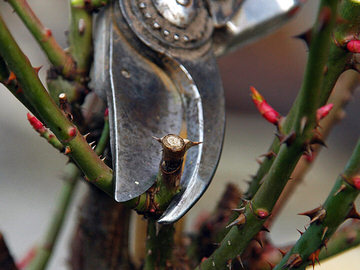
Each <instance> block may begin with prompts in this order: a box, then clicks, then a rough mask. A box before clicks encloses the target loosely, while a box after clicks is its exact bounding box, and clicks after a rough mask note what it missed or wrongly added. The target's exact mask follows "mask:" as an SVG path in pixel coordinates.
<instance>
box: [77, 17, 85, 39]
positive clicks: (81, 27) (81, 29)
mask: <svg viewBox="0 0 360 270" xmlns="http://www.w3.org/2000/svg"><path fill="white" fill-rule="evenodd" d="M85 28H86V27H85V20H84V19H82V18H81V19H80V20H79V22H78V31H79V34H80V35H81V36H82V35H83V34H84V33H85Z"/></svg>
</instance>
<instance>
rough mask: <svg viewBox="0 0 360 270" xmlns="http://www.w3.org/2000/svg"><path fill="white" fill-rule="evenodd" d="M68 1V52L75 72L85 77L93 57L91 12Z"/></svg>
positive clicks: (72, 1)
mask: <svg viewBox="0 0 360 270" xmlns="http://www.w3.org/2000/svg"><path fill="white" fill-rule="evenodd" d="M74 2H76V1H74V0H71V1H70V29H69V45H70V47H69V52H70V54H71V55H72V57H73V58H74V60H75V62H76V71H77V73H78V74H80V75H82V76H85V77H86V76H87V75H88V73H89V70H90V66H91V61H92V57H93V45H92V12H91V11H88V10H87V9H85V8H83V7H78V6H76V5H75V4H74Z"/></svg>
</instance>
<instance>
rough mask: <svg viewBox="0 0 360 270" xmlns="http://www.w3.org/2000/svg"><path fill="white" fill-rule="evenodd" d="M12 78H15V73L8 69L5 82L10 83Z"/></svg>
mask: <svg viewBox="0 0 360 270" xmlns="http://www.w3.org/2000/svg"><path fill="white" fill-rule="evenodd" d="M14 80H16V75H15V73H14V72H12V71H10V74H9V77H8V78H7V80H6V81H5V84H10V83H11V82H12V81H14Z"/></svg>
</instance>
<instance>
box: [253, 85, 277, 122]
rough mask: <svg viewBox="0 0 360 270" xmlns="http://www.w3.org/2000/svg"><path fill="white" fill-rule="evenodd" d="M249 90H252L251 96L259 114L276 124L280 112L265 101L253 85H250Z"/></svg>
mask: <svg viewBox="0 0 360 270" xmlns="http://www.w3.org/2000/svg"><path fill="white" fill-rule="evenodd" d="M250 90H251V92H252V95H251V98H252V100H253V102H254V104H255V106H256V108H257V109H258V110H259V112H260V113H261V115H262V116H263V117H264V118H265V119H266V120H267V121H269V122H270V123H272V124H274V125H278V123H279V120H280V118H281V116H280V114H279V113H278V112H277V111H275V110H274V108H273V107H271V106H270V105H269V104H268V103H267V102H266V100H265V99H264V98H263V96H262V95H260V93H259V92H258V91H257V90H256V89H255V88H254V87H252V86H250Z"/></svg>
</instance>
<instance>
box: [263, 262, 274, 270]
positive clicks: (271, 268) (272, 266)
mask: <svg viewBox="0 0 360 270" xmlns="http://www.w3.org/2000/svg"><path fill="white" fill-rule="evenodd" d="M265 261H266V262H267V263H268V264H269V267H270V270H273V269H274V268H275V264H273V263H271V262H269V261H268V260H265Z"/></svg>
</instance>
